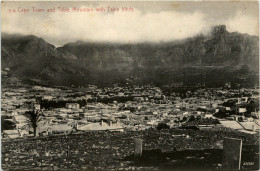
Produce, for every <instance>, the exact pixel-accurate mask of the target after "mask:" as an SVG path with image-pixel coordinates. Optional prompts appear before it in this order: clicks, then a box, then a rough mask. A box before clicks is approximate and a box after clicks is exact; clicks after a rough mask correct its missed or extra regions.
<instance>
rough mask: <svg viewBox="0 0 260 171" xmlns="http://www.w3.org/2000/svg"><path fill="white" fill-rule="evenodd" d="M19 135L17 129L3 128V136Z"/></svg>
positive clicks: (12, 136) (15, 136)
mask: <svg viewBox="0 0 260 171" xmlns="http://www.w3.org/2000/svg"><path fill="white" fill-rule="evenodd" d="M18 137H21V135H20V133H19V131H18V130H3V138H18Z"/></svg>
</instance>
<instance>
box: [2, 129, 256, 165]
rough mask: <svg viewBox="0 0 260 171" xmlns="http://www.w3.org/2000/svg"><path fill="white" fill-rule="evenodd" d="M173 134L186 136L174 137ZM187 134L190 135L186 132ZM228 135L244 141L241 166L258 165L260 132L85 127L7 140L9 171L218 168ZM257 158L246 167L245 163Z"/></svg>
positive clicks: (4, 155)
mask: <svg viewBox="0 0 260 171" xmlns="http://www.w3.org/2000/svg"><path fill="white" fill-rule="evenodd" d="M173 135H185V136H184V137H181V136H177V137H176V136H173ZM186 135H188V138H187V137H186ZM138 136H140V137H142V139H143V140H144V142H143V156H142V158H140V160H139V161H137V160H134V158H133V153H134V139H135V138H136V137H138ZM224 137H230V138H239V139H242V140H243V147H242V161H241V169H242V170H258V169H259V155H258V154H259V146H258V144H259V135H258V134H255V135H250V134H246V133H241V132H238V131H235V130H232V129H226V128H216V129H210V130H201V131H196V130H179V129H172V130H163V131H156V130H151V131H149V130H147V131H141V132H124V133H117V132H106V133H104V132H85V133H81V134H71V135H55V136H47V137H38V138H26V139H20V140H19V139H17V140H15V141H14V140H13V141H10V140H2V168H3V169H4V170H21V169H22V170H113V169H114V170H194V169H197V170H216V169H219V165H221V163H222V154H223V150H222V149H223V139H224ZM248 161H250V162H253V165H250V166H247V165H245V164H244V163H245V162H248Z"/></svg>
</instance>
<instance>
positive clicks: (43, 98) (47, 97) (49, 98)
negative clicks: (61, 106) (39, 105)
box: [42, 96, 53, 100]
mask: <svg viewBox="0 0 260 171" xmlns="http://www.w3.org/2000/svg"><path fill="white" fill-rule="evenodd" d="M52 99H53V97H52V96H43V97H42V100H52Z"/></svg>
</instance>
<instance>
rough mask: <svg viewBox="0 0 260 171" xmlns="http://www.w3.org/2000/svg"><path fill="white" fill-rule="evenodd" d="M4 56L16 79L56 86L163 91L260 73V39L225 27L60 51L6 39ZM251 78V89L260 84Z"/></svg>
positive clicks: (26, 39) (29, 39)
mask: <svg viewBox="0 0 260 171" xmlns="http://www.w3.org/2000/svg"><path fill="white" fill-rule="evenodd" d="M1 51H2V59H1V60H2V68H5V67H8V68H10V73H11V75H13V76H16V77H18V78H21V79H22V80H30V79H32V78H39V79H40V80H42V81H44V82H46V83H47V84H51V85H66V86H71V85H80V86H84V85H87V84H97V85H101V86H109V85H112V84H114V83H117V82H121V83H126V82H129V80H130V82H132V83H136V84H156V85H159V86H161V85H165V84H167V85H168V84H171V83H174V82H182V83H183V84H185V85H186V84H193V83H194V84H204V83H205V84H206V85H209V86H214V84H216V85H215V86H220V85H222V84H224V83H225V82H227V81H231V82H234V83H235V82H238V83H240V81H243V80H240V78H239V77H244V76H246V77H248V75H249V76H250V75H258V70H259V57H258V52H259V42H258V37H257V36H250V35H247V34H240V33H237V32H233V33H229V32H228V31H227V30H226V26H224V25H220V26H216V27H214V28H213V29H212V32H211V34H210V35H207V36H205V35H197V36H194V37H192V38H187V39H185V40H181V41H173V42H164V43H138V44H120V43H98V42H85V41H76V42H74V43H73V42H70V43H67V44H65V45H64V46H62V47H58V48H56V47H55V46H53V45H52V44H50V43H48V42H46V41H45V40H44V39H42V38H38V37H36V36H33V35H29V36H23V35H19V36H17V35H16V36H12V35H11V36H6V35H3V36H2V49H1ZM214 72H216V73H217V75H218V76H219V78H217V75H216V76H214V74H215V73H214ZM221 74H222V75H223V74H224V75H226V76H227V79H226V78H222V76H221ZM212 76H213V77H214V78H215V79H217V80H216V81H213V80H212V78H211V77H212ZM254 77H255V76H254ZM248 79H249V81H250V83H252V84H254V83H256V82H257V81H258V79H256V78H248ZM212 81H213V82H212ZM246 82H248V80H246Z"/></svg>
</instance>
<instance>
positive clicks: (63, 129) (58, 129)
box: [48, 124, 73, 134]
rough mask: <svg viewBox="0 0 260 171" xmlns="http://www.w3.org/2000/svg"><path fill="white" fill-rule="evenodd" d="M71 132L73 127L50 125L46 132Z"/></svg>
mask: <svg viewBox="0 0 260 171" xmlns="http://www.w3.org/2000/svg"><path fill="white" fill-rule="evenodd" d="M72 130H73V126H70V125H68V124H57V125H52V126H50V127H49V128H48V132H49V133H52V134H68V133H70V132H71V131H72Z"/></svg>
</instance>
